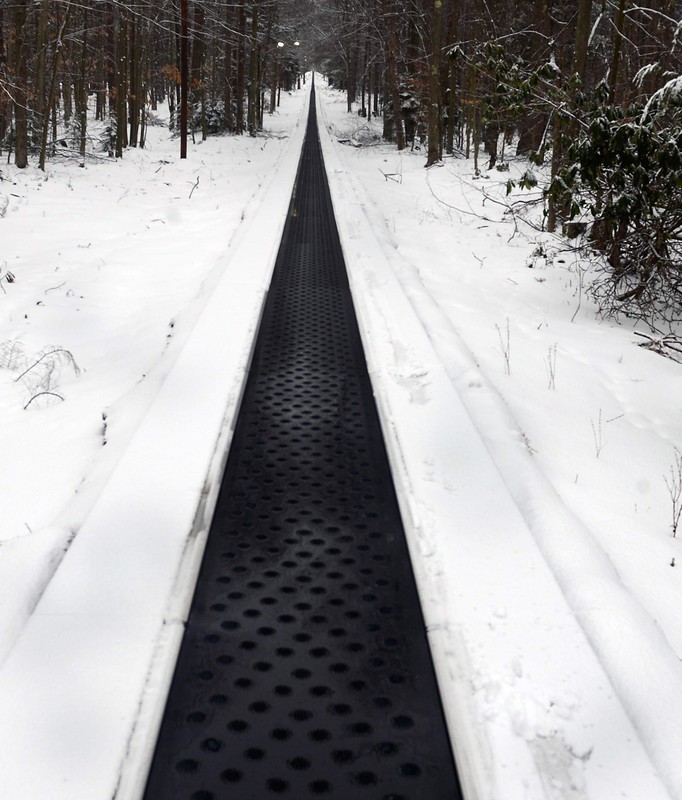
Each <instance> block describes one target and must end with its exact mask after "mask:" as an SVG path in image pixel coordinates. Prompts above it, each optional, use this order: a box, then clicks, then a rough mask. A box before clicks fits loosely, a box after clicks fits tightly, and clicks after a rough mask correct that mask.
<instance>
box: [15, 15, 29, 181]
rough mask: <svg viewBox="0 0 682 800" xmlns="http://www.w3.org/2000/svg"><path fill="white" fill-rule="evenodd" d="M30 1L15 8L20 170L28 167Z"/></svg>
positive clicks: (17, 159) (16, 115) (16, 154)
mask: <svg viewBox="0 0 682 800" xmlns="http://www.w3.org/2000/svg"><path fill="white" fill-rule="evenodd" d="M27 8H28V0H17V2H16V3H15V6H14V35H15V44H14V54H15V57H14V58H15V60H14V72H15V75H16V84H17V85H16V88H15V90H14V125H15V142H14V163H15V164H16V166H17V167H19V168H20V169H24V168H25V167H27V166H28V112H27V108H26V103H27V100H28V86H27V83H28V68H27V63H26V33H27V31H26V13H27Z"/></svg>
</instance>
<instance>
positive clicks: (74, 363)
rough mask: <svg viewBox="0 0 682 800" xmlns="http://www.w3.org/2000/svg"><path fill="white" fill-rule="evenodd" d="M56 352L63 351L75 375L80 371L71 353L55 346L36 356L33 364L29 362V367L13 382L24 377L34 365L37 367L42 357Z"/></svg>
mask: <svg viewBox="0 0 682 800" xmlns="http://www.w3.org/2000/svg"><path fill="white" fill-rule="evenodd" d="M57 353H64V355H66V357H67V359H68V361H70V362H71V366H72V367H73V369H74V371H75V373H76V374H77V375H78V374H79V373H80V369H79V368H78V365H77V364H76V362H75V360H74V357H73V356H72V355H71V353H70V352H69V351H68V350H65V349H64V348H63V347H57V348H55V349H54V350H50V351H49V352H47V353H43V354H42V356H40V358H38V359H37V360H36V361H34V362H33V364H31V366H30V367H28V368H27V369H25V370H24V371H23V372H22V373H21V375H19V376H18V377H16V378H15V379H14V382H15V383H16V382H17V381H20V380H21V379H22V378H23V377H24V375H26V374H27V373H28V372H30V371H31V370H32V369H33V368H34V367H37V366H38V364H40V362H41V361H42V360H43V359H44V358H47V357H48V356H54V355H56V354H57Z"/></svg>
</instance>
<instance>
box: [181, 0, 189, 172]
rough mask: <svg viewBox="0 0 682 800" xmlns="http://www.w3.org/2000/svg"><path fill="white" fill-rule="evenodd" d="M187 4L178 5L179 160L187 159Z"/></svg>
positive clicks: (186, 0) (183, 2)
mask: <svg viewBox="0 0 682 800" xmlns="http://www.w3.org/2000/svg"><path fill="white" fill-rule="evenodd" d="M188 18H189V4H188V0H181V3H180V158H187V104H188V100H189V98H188V94H189V41H188V38H189V20H188Z"/></svg>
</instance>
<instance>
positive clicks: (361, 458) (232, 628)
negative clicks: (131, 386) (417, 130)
mask: <svg viewBox="0 0 682 800" xmlns="http://www.w3.org/2000/svg"><path fill="white" fill-rule="evenodd" d="M276 797H287V798H291V800H305V799H306V798H328V799H329V800H331V798H335V799H337V800H355V798H367V799H368V800H408V798H409V799H410V800H458V798H461V793H460V789H459V784H458V779H457V774H456V771H455V767H454V763H453V758H452V753H451V749H450V744H449V740H448V735H447V731H446V728H445V722H444V718H443V711H442V707H441V703H440V698H439V695H438V690H437V687H436V681H435V676H434V672H433V665H432V662H431V657H430V653H429V649H428V645H427V641H426V636H425V631H424V621H423V618H422V614H421V609H420V607H419V600H418V597H417V592H416V588H415V584H414V577H413V574H412V568H411V565H410V558H409V554H408V550H407V545H406V542H405V538H404V533H403V529H402V523H401V520H400V516H399V512H398V506H397V502H396V497H395V492H394V489H393V484H392V480H391V475H390V471H389V467H388V461H387V457H386V452H385V448H384V444H383V439H382V435H381V430H380V426H379V421H378V417H377V412H376V408H375V405H374V400H373V396H372V389H371V385H370V381H369V377H368V374H367V367H366V363H365V358H364V355H363V351H362V346H361V342H360V336H359V332H358V327H357V322H356V319H355V314H354V311H353V305H352V300H351V295H350V290H349V287H348V280H347V277H346V272H345V266H344V262H343V257H342V254H341V247H340V243H339V238H338V233H337V230H336V223H335V222H334V215H333V211H332V205H331V199H330V195H329V188H328V185H327V179H326V175H325V172H324V165H323V161H322V153H321V150H320V145H319V140H318V134H317V123H316V116H315V102H314V89H313V96H312V99H311V109H310V116H309V121H308V129H307V135H306V141H305V144H304V147H303V153H302V156H301V162H300V165H299V171H298V175H297V179H296V185H295V189H294V194H293V197H292V202H291V206H290V210H289V218H288V222H287V225H286V228H285V231H284V236H283V239H282V244H281V249H280V251H279V255H278V258H277V262H276V265H275V271H274V274H273V280H272V285H271V288H270V292H269V295H268V298H267V301H266V304H265V308H264V311H263V319H262V323H261V328H260V332H259V335H258V339H257V341H256V346H255V351H254V357H253V362H252V367H251V371H250V375H249V378H248V381H247V384H246V388H245V394H244V398H243V402H242V407H241V410H240V414H239V418H238V421H237V427H236V430H235V434H234V438H233V442H232V445H231V449H230V455H229V458H228V462H227V467H226V473H225V477H224V481H223V485H222V488H221V492H220V497H219V499H218V505H217V509H216V512H215V515H214V519H213V524H212V527H211V531H210V534H209V537H208V543H207V547H206V553H205V555H204V560H203V563H202V566H201V571H200V574H199V578H198V582H197V587H196V591H195V595H194V599H193V604H192V608H191V611H190V616H189V620H188V623H187V629H186V632H185V636H184V639H183V643H182V646H181V649H180V654H179V658H178V663H177V666H176V671H175V676H174V678H173V683H172V686H171V690H170V695H169V698H168V703H167V707H166V711H165V716H164V719H163V722H162V725H161V731H160V734H159V740H158V743H157V747H156V753H155V756H154V760H153V763H152V767H151V771H150V775H149V779H148V783H147V788H146V794H145V800H181V799H182V800H247V798H248V799H249V800H251V799H253V800H267V799H268V798H276Z"/></svg>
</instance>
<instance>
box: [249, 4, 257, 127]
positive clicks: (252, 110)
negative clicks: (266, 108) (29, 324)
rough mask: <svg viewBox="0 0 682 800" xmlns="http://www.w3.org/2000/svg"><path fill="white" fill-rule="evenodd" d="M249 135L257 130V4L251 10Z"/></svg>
mask: <svg viewBox="0 0 682 800" xmlns="http://www.w3.org/2000/svg"><path fill="white" fill-rule="evenodd" d="M246 118H247V126H248V129H249V135H250V136H255V135H256V132H257V130H258V5H257V4H256V3H254V4H253V8H252V10H251V57H250V60H249V106H248V110H247V115H246Z"/></svg>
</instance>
